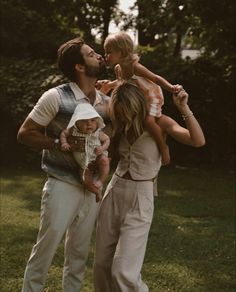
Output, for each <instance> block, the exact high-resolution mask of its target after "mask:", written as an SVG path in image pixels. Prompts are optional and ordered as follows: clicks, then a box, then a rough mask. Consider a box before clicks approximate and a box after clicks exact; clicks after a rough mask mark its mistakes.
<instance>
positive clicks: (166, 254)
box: [144, 171, 235, 291]
mask: <svg viewBox="0 0 236 292" xmlns="http://www.w3.org/2000/svg"><path fill="white" fill-rule="evenodd" d="M163 176H164V177H163V179H164V181H165V184H164V187H163V189H162V185H161V180H160V187H159V197H158V198H156V200H155V216H154V220H153V224H152V228H151V231H150V235H149V242H148V249H147V254H146V258H145V266H146V267H147V270H145V267H144V276H145V278H146V279H148V280H149V281H150V282H151V283H153V281H155V282H156V286H152V289H151V291H211V290H213V291H235V220H234V216H235V215H234V214H235V204H234V202H235V198H234V179H233V176H232V175H231V176H230V177H227V183H226V180H225V179H223V178H222V177H221V178H220V179H219V177H213V178H210V179H209V176H207V175H206V174H205V173H199V174H198V175H197V176H196V175H195V171H192V172H189V173H188V175H187V178H188V181H187V182H186V172H183V171H175V175H174V176H173V175H171V176H170V177H169V175H168V173H165V172H164V174H163ZM169 179H171V180H169ZM222 182H223V183H222ZM163 283H165V285H166V286H163ZM152 285H153V284H152ZM161 285H162V286H161ZM167 287H169V288H168V289H167ZM150 288H151V286H150ZM162 289H163V290H162ZM166 289H167V290H166Z"/></svg>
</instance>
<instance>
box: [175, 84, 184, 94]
mask: <svg viewBox="0 0 236 292" xmlns="http://www.w3.org/2000/svg"><path fill="white" fill-rule="evenodd" d="M182 89H183V86H182V85H179V84H175V85H173V87H172V93H174V94H178V93H179V92H180V91H181V90H182Z"/></svg>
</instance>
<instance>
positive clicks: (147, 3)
mask: <svg viewBox="0 0 236 292" xmlns="http://www.w3.org/2000/svg"><path fill="white" fill-rule="evenodd" d="M134 8H135V11H136V12H137V13H133V12H134ZM111 21H113V22H115V23H117V24H119V29H121V30H127V29H129V30H132V31H134V32H136V35H137V43H138V47H137V50H138V52H139V53H140V56H141V60H140V61H141V63H142V64H144V65H146V66H147V67H148V68H149V69H151V70H152V71H154V72H156V73H157V74H159V75H161V76H163V77H165V78H166V79H167V80H169V81H171V82H173V83H179V84H182V85H183V86H184V87H185V89H186V90H187V91H188V92H189V94H190V106H191V108H192V110H193V112H194V114H195V115H196V117H197V118H198V120H199V122H200V124H201V126H202V127H203V130H204V133H205V135H206V141H207V143H206V146H204V147H203V148H201V149H192V148H189V147H184V146H183V145H178V144H177V143H175V142H174V141H172V140H170V141H169V142H168V143H169V145H170V149H171V157H172V162H173V164H181V165H191V164H194V165H196V164H197V165H200V164H202V165H208V166H209V165H211V166H213V167H215V166H217V167H224V168H225V167H227V168H233V167H234V165H235V142H234V137H235V35H236V34H235V1H233V0H225V1H220V0H214V1H210V0H188V1H186V0H185V1H183V0H178V1H167V0H164V1H163V0H162V1H161V0H155V1H153V0H137V1H136V2H135V3H134V7H133V9H131V10H130V12H128V13H124V12H123V11H121V10H120V8H119V1H117V0H107V1H102V0H96V1H95V0H86V1H85V0H41V1H34V0H14V1H13V0H1V32H0V33H1V67H0V90H1V91H0V101H1V106H0V116H1V118H2V122H1V128H2V143H1V154H2V155H1V156H2V157H1V163H2V165H3V166H14V167H15V166H20V165H22V164H24V165H26V163H27V165H31V166H34V165H38V163H39V161H40V155H39V153H37V152H34V151H29V149H28V148H27V147H24V146H23V145H19V144H17V142H16V134H17V131H18V129H19V126H20V125H21V123H22V122H23V120H24V119H25V118H26V116H27V114H28V113H29V112H30V110H31V109H32V107H33V106H34V104H35V103H36V101H37V100H38V98H39V97H40V95H41V94H42V92H43V91H45V90H46V89H48V88H50V87H52V86H55V85H56V84H58V83H60V82H61V77H60V75H59V74H60V73H59V72H58V70H57V67H56V51H57V48H58V46H59V45H60V44H61V43H63V42H64V41H66V40H68V39H70V38H73V37H75V36H81V37H83V38H84V39H85V40H86V42H88V43H89V44H90V45H91V46H92V47H94V48H95V49H96V50H97V51H98V52H99V53H101V54H103V48H102V44H103V41H104V39H105V38H106V36H107V35H108V32H109V24H110V23H111ZM184 50H185V51H186V50H190V51H192V52H197V55H196V56H195V57H194V58H193V57H188V56H187V57H184V56H183V51H184ZM103 77H104V76H101V78H103ZM106 77H107V76H106ZM108 77H109V78H113V76H112V73H111V72H109V71H108ZM164 94H165V96H166V98H165V106H164V109H163V112H164V113H166V114H168V115H170V116H172V117H173V118H175V119H176V120H177V121H178V122H180V123H182V121H181V118H180V116H179V114H178V113H177V111H176V109H175V107H174V106H173V104H172V102H171V99H170V96H169V95H168V93H167V92H164ZM196 151H197V154H196Z"/></svg>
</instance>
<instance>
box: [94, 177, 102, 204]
mask: <svg viewBox="0 0 236 292" xmlns="http://www.w3.org/2000/svg"><path fill="white" fill-rule="evenodd" d="M93 184H94V186H95V187H96V188H97V189H98V192H96V193H95V194H96V202H98V201H100V200H101V199H102V187H103V183H102V181H101V180H99V179H98V180H96V181H94V182H93Z"/></svg>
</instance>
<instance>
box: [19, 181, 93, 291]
mask: <svg viewBox="0 0 236 292" xmlns="http://www.w3.org/2000/svg"><path fill="white" fill-rule="evenodd" d="M97 210H98V204H96V202H95V195H94V194H91V193H89V192H88V191H85V190H84V188H83V187H82V186H75V185H72V184H68V183H65V182H62V181H60V180H57V179H54V178H49V179H48V180H47V182H46V183H45V186H44V188H43V196H42V202H41V218H40V228H39V233H38V238H37V242H36V244H35V245H34V247H33V249H32V252H31V255H30V258H29V261H28V263H27V266H26V270H25V275H24V284H23V289H22V291H23V292H41V291H43V287H44V284H45V281H46V278H47V272H48V269H49V267H50V264H51V262H52V259H53V256H54V254H55V252H56V249H57V247H58V245H59V243H60V241H61V240H62V238H63V235H64V234H65V233H66V238H65V251H64V254H65V262H64V270H63V289H62V290H63V291H65V292H78V291H80V286H81V282H82V279H83V276H84V270H85V264H86V261H87V256H88V251H89V244H90V238H91V234H92V231H93V227H94V223H95V220H96V215H97Z"/></svg>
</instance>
